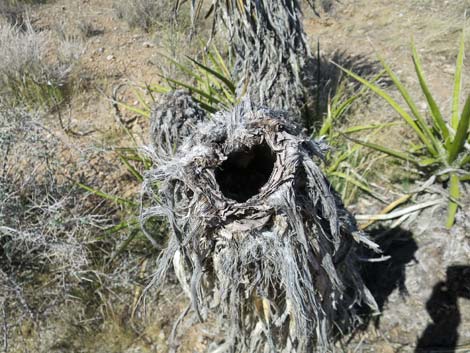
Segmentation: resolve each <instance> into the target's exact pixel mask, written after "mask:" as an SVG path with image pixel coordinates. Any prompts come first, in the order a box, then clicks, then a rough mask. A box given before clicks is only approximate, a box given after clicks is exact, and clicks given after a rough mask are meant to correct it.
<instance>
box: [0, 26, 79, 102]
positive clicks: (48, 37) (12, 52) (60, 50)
mask: <svg viewBox="0 0 470 353" xmlns="http://www.w3.org/2000/svg"><path fill="white" fill-rule="evenodd" d="M0 47H1V48H2V50H1V51H0V83H1V84H2V89H1V93H2V94H3V95H4V96H7V97H8V98H9V99H10V101H12V102H13V103H15V104H17V105H22V106H25V105H26V106H29V107H38V106H51V105H54V104H58V103H60V102H61V101H62V100H63V99H64V97H65V95H66V90H67V84H68V83H69V79H70V76H71V72H72V69H73V68H74V66H75V65H76V64H77V62H78V60H79V58H80V56H81V54H82V51H83V47H82V45H81V43H79V42H78V41H76V40H75V39H73V38H54V36H53V34H52V33H51V32H48V31H41V32H38V31H36V30H35V29H34V28H33V26H32V25H31V22H30V21H29V20H27V19H26V20H25V21H24V22H23V23H22V24H21V26H20V25H19V24H12V23H10V22H8V21H6V20H3V21H2V20H1V18H0Z"/></svg>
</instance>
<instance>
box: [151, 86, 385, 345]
mask: <svg viewBox="0 0 470 353" xmlns="http://www.w3.org/2000/svg"><path fill="white" fill-rule="evenodd" d="M152 124H153V126H152V147H151V148H150V149H149V150H148V152H149V156H150V157H151V158H152V160H153V162H154V165H155V168H154V169H153V170H150V171H148V172H147V173H146V179H145V181H144V189H145V191H146V193H147V196H148V198H149V200H150V202H151V203H153V205H152V206H151V207H148V208H145V209H144V211H143V213H142V222H143V224H144V228H145V223H146V221H147V220H151V219H153V218H154V217H155V216H165V217H167V219H168V222H169V226H170V229H171V234H170V238H169V240H168V243H167V244H164V245H163V244H161V245H162V247H163V248H164V249H163V252H162V255H161V257H160V260H159V262H158V269H157V274H156V280H157V282H158V283H159V284H161V282H162V280H163V278H164V277H165V275H166V273H167V271H168V269H169V268H170V266H171V264H173V267H174V269H175V272H176V275H177V277H178V279H179V281H180V283H181V285H182V287H183V289H185V291H186V292H187V294H188V295H189V296H190V298H191V307H190V308H191V309H192V310H193V313H194V314H195V315H196V317H198V318H199V319H200V320H203V321H204V320H206V319H207V318H208V317H209V315H210V314H213V315H216V317H217V320H218V324H219V326H218V328H219V329H220V332H219V333H221V334H223V336H224V341H223V343H222V344H221V345H218V346H217V347H216V345H215V344H213V345H212V346H211V347H210V350H211V349H213V352H225V351H227V352H243V353H246V352H253V353H254V352H263V351H270V352H271V351H272V352H274V351H276V352H311V351H314V350H315V349H316V351H319V352H320V351H321V352H323V351H325V352H326V351H329V349H330V348H331V347H332V344H333V342H334V340H335V338H336V335H337V333H338V332H345V331H347V330H350V329H351V328H353V327H354V326H355V325H356V324H357V323H358V322H359V319H358V316H357V313H356V308H357V305H362V304H365V305H367V306H369V307H371V308H373V309H375V308H376V306H375V302H374V299H373V298H372V296H371V294H370V293H369V291H368V290H367V288H366V287H365V286H364V284H363V282H362V280H361V277H360V275H359V272H358V267H357V263H356V261H357V256H356V250H357V248H358V247H361V246H364V245H367V246H371V247H375V245H374V244H373V243H371V242H369V241H368V240H367V238H366V237H365V236H364V235H363V234H361V233H360V232H358V231H357V230H356V227H355V222H354V218H353V217H352V216H351V215H350V214H349V213H348V212H347V211H346V210H345V209H344V207H343V205H342V203H341V201H340V199H339V198H338V196H337V195H336V194H335V193H334V191H333V190H332V189H331V187H330V185H329V183H328V181H327V180H326V178H325V177H324V176H323V174H322V172H321V170H320V168H319V166H318V165H317V163H316V162H315V159H317V161H318V159H321V158H322V157H323V155H322V149H321V146H320V145H319V144H317V143H315V142H314V141H312V140H311V139H310V138H309V137H308V136H307V135H304V134H303V133H301V131H300V128H299V127H298V126H297V125H296V124H294V123H292V121H290V119H289V117H288V115H287V114H286V113H284V112H280V111H274V110H269V109H261V108H257V107H256V106H253V105H252V104H251V103H250V101H249V100H245V101H244V102H243V103H242V104H241V105H239V106H237V107H236V108H235V109H233V110H232V111H231V112H219V113H216V114H215V115H213V116H212V117H211V119H207V117H206V113H205V112H204V111H203V110H201V109H200V108H199V107H198V106H197V104H196V103H194V102H193V101H192V100H191V98H190V97H189V96H186V95H185V94H183V93H181V92H176V93H173V94H171V95H169V96H167V97H166V98H165V101H164V103H163V104H162V105H161V106H159V107H157V108H156V109H155V111H154V112H153V117H152ZM157 185H158V188H157ZM149 236H150V237H152V234H151V233H150V234H149ZM188 309H189V308H188ZM178 323H179V321H177V322H176V324H175V325H176V326H177V325H178ZM338 329H339V331H338ZM211 351H212V350H211Z"/></svg>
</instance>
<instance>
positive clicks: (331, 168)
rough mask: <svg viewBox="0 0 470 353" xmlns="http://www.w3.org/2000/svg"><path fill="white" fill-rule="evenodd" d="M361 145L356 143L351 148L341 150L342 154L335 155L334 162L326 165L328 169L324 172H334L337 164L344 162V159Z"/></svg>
mask: <svg viewBox="0 0 470 353" xmlns="http://www.w3.org/2000/svg"><path fill="white" fill-rule="evenodd" d="M360 147H361V146H360V145H356V146H354V147H353V148H351V149H348V150H347V151H345V152H343V153H342V154H340V155H339V156H335V158H334V163H333V164H332V165H331V166H329V167H328V169H327V170H326V174H328V175H329V174H331V173H334V172H335V171H336V170H337V169H338V167H339V165H340V164H341V163H342V162H344V161H345V160H347V159H348V158H349V157H350V156H351V155H352V154H354V153H355V152H356V151H357V150H358V149H359V148H360Z"/></svg>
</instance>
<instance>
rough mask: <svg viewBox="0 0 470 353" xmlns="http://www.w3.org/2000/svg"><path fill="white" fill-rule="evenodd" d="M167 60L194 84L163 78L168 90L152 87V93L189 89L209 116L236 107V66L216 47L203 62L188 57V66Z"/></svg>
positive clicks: (206, 53) (156, 86) (203, 55)
mask: <svg viewBox="0 0 470 353" xmlns="http://www.w3.org/2000/svg"><path fill="white" fill-rule="evenodd" d="M164 57H165V58H166V59H167V60H168V61H169V62H170V63H171V64H172V65H174V66H175V67H176V68H177V69H178V70H179V71H180V72H181V73H182V74H185V75H186V76H187V77H188V78H189V79H190V80H191V81H192V83H187V82H184V81H182V80H177V79H175V78H172V77H168V76H164V75H162V76H161V77H162V78H163V80H164V81H165V82H166V83H167V86H162V85H153V86H150V87H149V90H150V92H151V93H168V92H170V91H171V90H176V89H186V90H188V91H189V93H190V94H191V96H192V98H193V99H194V100H195V101H196V102H197V103H199V105H200V106H201V108H202V109H204V110H206V111H207V112H209V113H215V112H217V111H220V110H230V109H231V108H233V107H234V106H235V105H236V104H237V95H236V92H235V89H236V87H235V86H236V84H235V79H234V77H233V76H232V71H233V70H232V67H233V63H232V62H231V60H229V59H224V57H223V56H222V54H221V53H220V51H219V50H218V49H217V47H216V46H214V45H213V46H212V47H211V49H210V50H208V51H207V52H204V51H203V54H202V60H200V61H198V60H195V59H193V58H190V57H187V60H188V63H187V64H182V63H179V62H177V61H176V60H174V59H172V58H170V57H167V56H164ZM241 95H243V92H241Z"/></svg>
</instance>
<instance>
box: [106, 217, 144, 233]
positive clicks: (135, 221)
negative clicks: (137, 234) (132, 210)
mask: <svg viewBox="0 0 470 353" xmlns="http://www.w3.org/2000/svg"><path fill="white" fill-rule="evenodd" d="M137 224H139V219H138V218H131V219H126V220H124V221H122V222H120V223H118V224H116V225H114V226H112V227H109V228H106V229H105V232H106V233H108V234H113V233H116V232H119V231H120V230H123V229H126V228H129V227H132V226H135V225H137Z"/></svg>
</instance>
